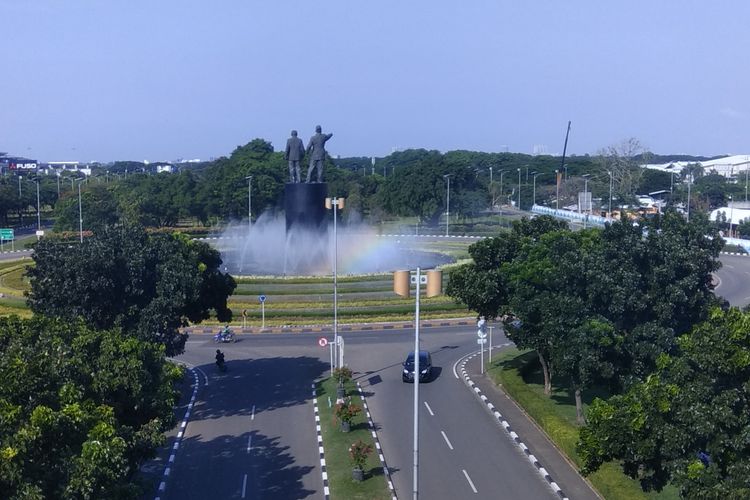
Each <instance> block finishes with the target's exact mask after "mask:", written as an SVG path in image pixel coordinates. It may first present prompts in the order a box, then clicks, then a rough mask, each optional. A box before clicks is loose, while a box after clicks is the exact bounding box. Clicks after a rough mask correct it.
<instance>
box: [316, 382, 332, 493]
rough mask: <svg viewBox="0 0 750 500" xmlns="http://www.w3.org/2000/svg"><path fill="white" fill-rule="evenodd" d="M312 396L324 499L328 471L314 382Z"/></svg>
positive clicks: (326, 489) (328, 489)
mask: <svg viewBox="0 0 750 500" xmlns="http://www.w3.org/2000/svg"><path fill="white" fill-rule="evenodd" d="M312 396H313V411H314V412H315V433H316V434H317V436H318V453H319V455H320V471H321V472H320V475H321V477H322V478H323V498H324V499H325V500H330V498H331V490H330V488H329V487H328V471H327V470H326V457H325V450H324V449H323V434H322V433H321V432H320V413H318V389H317V386H316V384H315V383H314V382H313V385H312Z"/></svg>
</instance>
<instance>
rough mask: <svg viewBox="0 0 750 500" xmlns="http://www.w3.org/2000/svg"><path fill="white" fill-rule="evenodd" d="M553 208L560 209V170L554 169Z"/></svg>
mask: <svg viewBox="0 0 750 500" xmlns="http://www.w3.org/2000/svg"><path fill="white" fill-rule="evenodd" d="M555 190H556V193H555V210H560V171H559V170H557V169H555Z"/></svg>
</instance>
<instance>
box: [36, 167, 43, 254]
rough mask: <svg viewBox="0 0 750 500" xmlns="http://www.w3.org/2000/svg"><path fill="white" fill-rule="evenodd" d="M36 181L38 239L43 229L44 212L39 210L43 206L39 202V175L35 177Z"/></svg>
mask: <svg viewBox="0 0 750 500" xmlns="http://www.w3.org/2000/svg"><path fill="white" fill-rule="evenodd" d="M34 182H36V230H37V234H36V239H37V240H38V239H39V231H41V230H42V215H41V214H42V213H41V212H40V211H39V209H40V208H41V204H40V203H39V178H38V177H37V178H36V179H34Z"/></svg>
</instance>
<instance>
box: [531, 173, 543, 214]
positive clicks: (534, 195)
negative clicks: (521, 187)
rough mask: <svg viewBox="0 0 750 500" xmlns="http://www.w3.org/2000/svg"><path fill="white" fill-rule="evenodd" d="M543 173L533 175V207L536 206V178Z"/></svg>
mask: <svg viewBox="0 0 750 500" xmlns="http://www.w3.org/2000/svg"><path fill="white" fill-rule="evenodd" d="M542 173H543V172H532V173H531V175H533V176H534V191H533V193H534V194H533V197H532V202H531V206H534V205H536V178H537V177H539V176H540V175H542Z"/></svg>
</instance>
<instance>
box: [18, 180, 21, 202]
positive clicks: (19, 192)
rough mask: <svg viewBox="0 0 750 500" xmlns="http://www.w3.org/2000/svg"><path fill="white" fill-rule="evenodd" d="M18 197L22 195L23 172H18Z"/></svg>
mask: <svg viewBox="0 0 750 500" xmlns="http://www.w3.org/2000/svg"><path fill="white" fill-rule="evenodd" d="M18 197H19V198H20V197H21V174H18Z"/></svg>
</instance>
